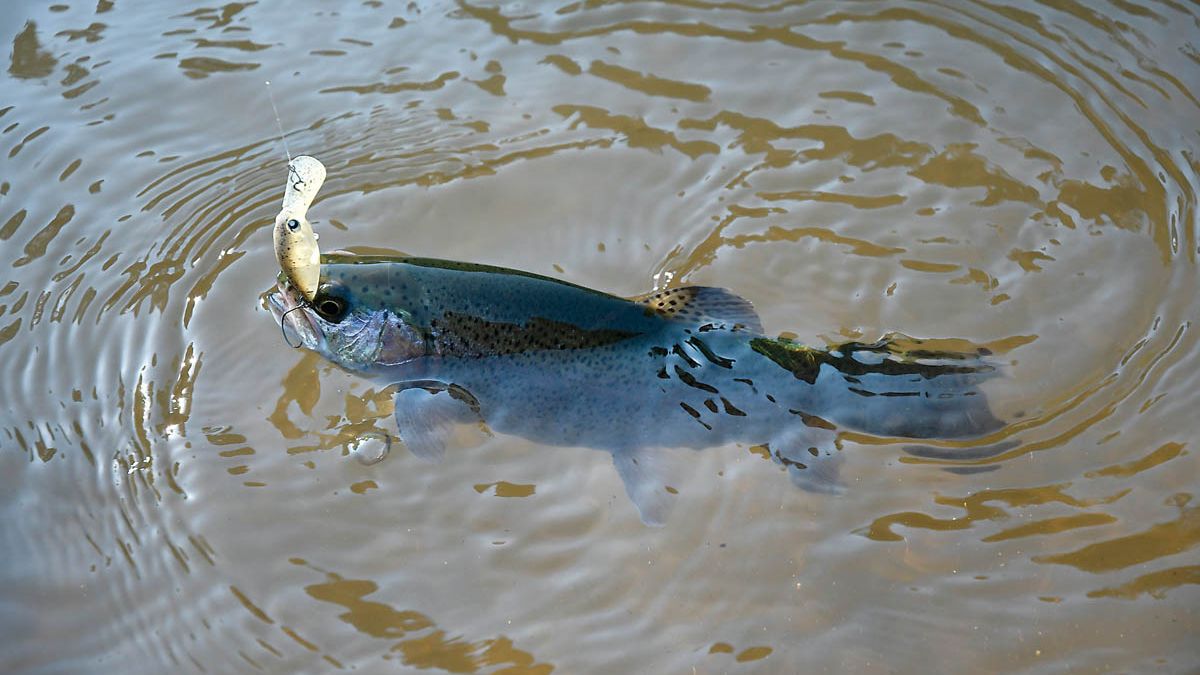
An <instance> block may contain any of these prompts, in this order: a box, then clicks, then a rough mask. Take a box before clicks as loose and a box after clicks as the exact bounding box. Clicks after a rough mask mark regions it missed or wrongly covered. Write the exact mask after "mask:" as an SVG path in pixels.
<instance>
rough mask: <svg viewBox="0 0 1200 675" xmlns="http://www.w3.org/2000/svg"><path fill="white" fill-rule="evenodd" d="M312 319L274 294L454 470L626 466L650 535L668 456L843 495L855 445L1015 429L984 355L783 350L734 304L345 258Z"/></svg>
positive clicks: (291, 329)
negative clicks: (731, 460)
mask: <svg viewBox="0 0 1200 675" xmlns="http://www.w3.org/2000/svg"><path fill="white" fill-rule="evenodd" d="M322 263H323V264H322V266H321V284H320V286H319V288H318V289H317V292H316V294H315V296H314V298H313V299H312V302H311V303H304V302H303V301H302V297H301V295H300V294H299V293H298V292H297V291H296V290H295V289H293V288H291V286H290V285H289V284H288V283H287V282H286V281H281V282H280V284H279V286H278V287H277V289H275V290H273V291H271V292H270V293H269V294H268V301H269V304H270V307H271V309H272V311H273V313H274V314H275V316H276V318H277V319H278V320H280V321H281V322H282V324H283V327H284V330H285V333H290V335H288V337H289V340H290V342H291V343H292V344H302V345H303V346H304V347H305V348H307V349H310V350H312V351H315V352H317V353H319V354H321V355H322V356H324V357H325V358H327V359H329V360H330V361H332V362H333V363H335V364H337V365H339V366H341V367H343V368H346V369H348V370H350V371H353V372H356V373H358V374H361V375H363V376H365V377H368V378H370V379H372V380H374V381H376V382H379V383H381V384H386V385H389V386H392V385H394V386H395V391H396V393H395V416H396V422H397V426H398V429H399V435H400V438H401V440H403V442H404V443H405V445H406V446H407V447H408V448H409V449H410V450H411V451H412V452H413V453H414V454H416V455H417V456H419V457H424V458H428V459H436V458H439V457H440V456H441V455H442V454H443V453H444V452H445V449H446V447H447V444H448V439H449V438H450V437H451V436H452V435H453V434H454V433H455V429H456V428H458V427H460V426H461V425H472V424H474V425H478V424H479V423H481V422H482V423H486V425H487V426H488V427H490V428H491V429H492V430H495V431H498V432H501V433H506V434H512V435H516V436H521V437H523V438H526V439H529V440H532V441H536V442H538V443H542V444H547V445H557V446H583V447H589V448H596V449H601V450H605V451H608V452H609V453H611V454H612V457H613V463H614V465H615V466H616V469H617V471H618V473H619V474H620V476H621V478H622V480H623V482H624V484H625V489H626V492H627V493H628V494H629V496H630V498H631V499H632V500H633V502H634V503H635V504H636V506H637V508H638V510H639V513H640V514H641V517H642V520H643V521H644V522H647V523H655V524H656V523H661V522H663V520H664V519H665V517H666V515H667V511H668V509H669V507H670V502H671V499H672V495H673V494H675V493H676V490H675V488H674V487H673V486H672V485H671V484H670V482H669V480H668V477H667V476H666V475H665V467H664V466H663V463H662V461H661V458H660V456H659V455H660V453H658V452H656V450H657V449H661V448H692V449H700V448H706V447H712V446H719V445H724V444H728V443H738V442H740V443H749V444H755V445H765V446H766V447H767V448H768V450H769V452H770V455H771V457H772V458H773V459H774V460H775V461H776V462H778V463H780V464H782V465H783V466H785V467H786V468H787V470H788V472H789V474H790V475H791V477H792V479H793V481H794V482H795V483H796V484H797V485H799V486H801V487H804V488H806V489H812V490H816V491H822V492H830V491H835V490H836V489H837V477H836V469H837V464H838V462H837V458H836V446H835V443H834V442H835V440H836V437H837V433H838V432H839V431H840V430H849V431H859V432H865V433H869V434H876V435H882V436H899V437H905V438H924V439H950V438H969V437H973V436H979V435H982V434H986V433H988V432H991V431H994V430H996V429H997V428H999V427H1000V426H1001V422H1000V421H999V420H997V419H996V418H995V417H994V416H993V415H992V413H991V411H990V409H989V407H988V405H987V401H986V399H985V397H984V395H983V393H982V392H981V391H980V389H979V384H980V383H981V382H983V381H984V380H986V379H987V378H989V377H991V376H993V375H994V374H995V372H996V371H995V368H994V366H992V365H991V364H989V363H988V362H986V361H985V360H984V359H983V355H981V354H954V353H947V352H938V351H908V352H902V351H900V350H899V348H898V347H896V345H895V344H894V343H892V342H890V341H882V342H879V343H876V344H862V343H848V344H844V345H840V346H838V347H836V348H832V349H815V348H810V347H806V346H803V345H800V344H798V343H795V342H792V341H790V340H788V339H785V338H768V337H765V336H764V335H763V328H762V325H761V323H760V321H759V319H758V316H757V315H756V314H755V312H754V309H753V307H752V306H751V305H750V303H749V302H747V301H746V300H744V299H742V298H740V297H738V296H736V295H734V294H732V293H730V292H729V291H726V290H723V289H719V288H711V287H700V286H693V287H684V288H673V289H668V290H663V291H659V292H655V293H650V294H647V295H644V296H640V297H635V298H631V299H625V298H620V297H616V296H613V295H609V294H607V293H602V292H599V291H594V290H591V289H588V288H584V287H581V286H576V285H574V284H570V283H567V282H563V281H560V280H556V279H551V278H548V277H542V276H539V275H536V274H531V273H528V272H521V271H516V270H509V269H502V268H497V267H488V266H484V265H475V264H469V263H458V262H449V261H442V260H430V259H420V258H393V257H381V256H350V255H336V254H335V255H327V256H323V258H322Z"/></svg>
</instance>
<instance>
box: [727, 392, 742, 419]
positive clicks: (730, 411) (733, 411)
mask: <svg viewBox="0 0 1200 675" xmlns="http://www.w3.org/2000/svg"><path fill="white" fill-rule="evenodd" d="M721 403H722V405H724V406H725V414H726V415H732V416H734V417H745V416H746V413H744V412H742V411H741V410H738V408H737V406H735V405H734V404H732V403H730V402H729V399H727V398H725V397H724V396H722V397H721Z"/></svg>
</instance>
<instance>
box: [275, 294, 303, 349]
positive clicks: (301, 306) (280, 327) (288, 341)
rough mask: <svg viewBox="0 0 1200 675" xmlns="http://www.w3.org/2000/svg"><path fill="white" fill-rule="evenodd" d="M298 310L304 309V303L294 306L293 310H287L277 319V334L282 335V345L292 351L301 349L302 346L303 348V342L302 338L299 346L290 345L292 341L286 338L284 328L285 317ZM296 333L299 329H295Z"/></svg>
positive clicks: (285, 324) (285, 323)
mask: <svg viewBox="0 0 1200 675" xmlns="http://www.w3.org/2000/svg"><path fill="white" fill-rule="evenodd" d="M298 309H304V303H301V304H299V305H296V306H295V307H293V308H291V309H289V310H288V311H286V312H284V313H283V316H281V317H279V332H280V333H283V343H284V344H285V345H287V346H289V347H291V348H292V349H299V348H301V347H303V346H304V340H303V338H302V339H301V340H300V344H295V345H294V344H292V341H291V340H289V339H288V336H287V329H286V328H285V326H287V315H288V314H291V313H292V312H294V311H296V310H298ZM296 332H297V333H299V332H300V331H299V329H297V331H296Z"/></svg>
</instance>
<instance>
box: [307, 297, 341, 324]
mask: <svg viewBox="0 0 1200 675" xmlns="http://www.w3.org/2000/svg"><path fill="white" fill-rule="evenodd" d="M313 309H315V310H317V314H320V315H321V318H322V319H325V320H326V321H331V322H334V323H337V322H338V321H341V320H342V317H343V316H345V314H346V301H345V300H342V299H341V298H337V297H332V296H326V297H324V298H320V299H318V300H317V301H316V303H315V304H314V305H313Z"/></svg>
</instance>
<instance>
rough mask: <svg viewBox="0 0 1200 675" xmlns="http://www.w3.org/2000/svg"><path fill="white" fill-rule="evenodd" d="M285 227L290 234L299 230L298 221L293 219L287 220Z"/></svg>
mask: <svg viewBox="0 0 1200 675" xmlns="http://www.w3.org/2000/svg"><path fill="white" fill-rule="evenodd" d="M287 227H288V229H289V230H291V231H292V232H295V231H296V230H298V229H300V221H298V220H296V219H295V218H289V219H288V221H287Z"/></svg>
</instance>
